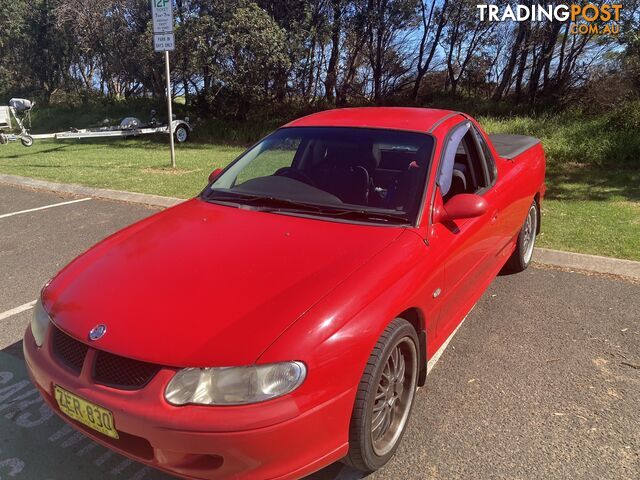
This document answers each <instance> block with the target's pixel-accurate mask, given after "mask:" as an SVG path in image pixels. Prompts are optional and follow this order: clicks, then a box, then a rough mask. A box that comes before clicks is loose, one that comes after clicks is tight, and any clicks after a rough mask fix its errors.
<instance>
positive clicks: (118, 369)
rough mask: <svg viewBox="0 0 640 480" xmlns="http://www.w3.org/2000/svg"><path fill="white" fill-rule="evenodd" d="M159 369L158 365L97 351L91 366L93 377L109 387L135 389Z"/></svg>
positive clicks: (141, 385)
mask: <svg viewBox="0 0 640 480" xmlns="http://www.w3.org/2000/svg"><path fill="white" fill-rule="evenodd" d="M159 370H160V366H158V365H155V364H153V363H146V362H140V361H138V360H132V359H130V358H125V357H121V356H119V355H114V354H112V353H108V352H103V351H98V352H97V356H96V361H95V364H94V366H93V379H94V380H95V381H96V382H97V383H101V384H103V385H107V386H110V387H114V388H120V389H126V390H135V389H138V388H142V387H144V386H145V385H146V384H147V383H149V381H151V379H152V378H153V377H154V376H155V374H156V373H158V371H159Z"/></svg>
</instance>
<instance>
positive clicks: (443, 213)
mask: <svg viewBox="0 0 640 480" xmlns="http://www.w3.org/2000/svg"><path fill="white" fill-rule="evenodd" d="M488 209H489V205H488V204H487V201H486V200H485V199H484V197H481V196H480V195H475V194H473V193H459V194H458V195H455V196H453V197H451V199H449V200H448V201H447V203H445V204H444V205H443V206H442V208H441V209H439V214H438V218H437V221H438V222H446V221H451V220H459V219H463V218H474V217H480V216H481V215H484V214H485V213H486V212H487V210H488Z"/></svg>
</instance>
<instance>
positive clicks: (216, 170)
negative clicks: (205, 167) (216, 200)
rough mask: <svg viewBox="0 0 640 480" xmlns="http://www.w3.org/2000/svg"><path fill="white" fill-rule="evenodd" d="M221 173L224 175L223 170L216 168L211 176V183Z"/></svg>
mask: <svg viewBox="0 0 640 480" xmlns="http://www.w3.org/2000/svg"><path fill="white" fill-rule="evenodd" d="M221 173H222V169H221V168H216V169H215V170H214V171H213V172H211V173H210V174H209V183H211V182H213V181H214V180H215V179H216V178H218V175H220V174H221Z"/></svg>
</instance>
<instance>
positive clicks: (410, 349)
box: [343, 318, 420, 473]
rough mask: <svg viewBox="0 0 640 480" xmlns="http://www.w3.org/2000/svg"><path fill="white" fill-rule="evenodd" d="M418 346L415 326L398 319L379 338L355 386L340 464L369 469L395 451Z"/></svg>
mask: <svg viewBox="0 0 640 480" xmlns="http://www.w3.org/2000/svg"><path fill="white" fill-rule="evenodd" d="M418 345H419V343H418V337H417V335H416V331H415V329H414V328H413V326H412V325H411V324H410V323H409V322H407V321H406V320H404V319H401V318H396V319H395V320H394V321H393V322H391V323H390V324H389V326H388V327H387V328H386V329H385V331H384V332H383V333H382V335H381V336H380V338H379V340H378V343H377V344H376V346H375V348H374V349H373V351H372V352H371V356H370V357H369V361H368V362H367V365H366V367H365V370H364V374H363V375H362V379H361V380H360V385H359V386H358V392H357V394H356V401H355V404H354V408H353V413H352V415H351V424H350V428H349V453H348V454H347V456H346V457H345V458H344V460H343V462H344V463H347V464H348V465H351V466H352V467H354V468H356V469H358V470H361V471H362V472H365V473H370V472H373V471H375V470H377V469H379V468H380V467H382V466H383V465H384V464H385V463H387V462H388V461H389V459H391V457H392V456H393V454H394V453H395V451H396V449H397V448H398V445H399V444H400V440H401V439H402V435H403V434H404V430H405V428H406V426H407V423H408V420H409V415H410V414H411V408H412V406H413V401H414V397H415V393H416V386H417V379H418V358H420V356H419V355H418Z"/></svg>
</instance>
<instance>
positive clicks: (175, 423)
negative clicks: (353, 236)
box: [23, 328, 353, 480]
mask: <svg viewBox="0 0 640 480" xmlns="http://www.w3.org/2000/svg"><path fill="white" fill-rule="evenodd" d="M51 331H52V328H49V332H48V335H47V337H51ZM50 345H51V339H50V338H47V339H46V341H45V343H44V345H43V346H42V347H41V348H37V347H36V345H35V341H34V339H33V336H32V334H31V329H30V328H27V331H26V333H25V338H24V342H23V348H24V355H25V361H26V364H27V370H28V372H29V375H30V376H31V379H32V380H33V382H34V384H35V385H36V387H37V388H38V389H39V391H40V393H41V394H42V396H43V397H44V399H45V400H46V402H47V403H48V404H49V406H50V407H51V408H52V409H53V410H54V411H55V412H56V413H57V414H58V415H60V416H61V417H62V419H63V420H65V421H66V422H68V423H70V424H71V425H73V426H74V427H76V428H77V429H79V430H81V431H82V432H83V433H85V434H86V435H87V436H89V437H91V438H92V439H94V440H95V441H97V442H98V443H101V444H103V445H105V446H106V447H108V448H111V449H113V450H115V451H117V452H119V453H121V454H123V455H125V456H127V457H129V458H132V459H133V460H136V461H139V462H142V463H145V464H148V465H151V466H153V467H155V468H158V469H161V470H165V471H167V472H170V473H173V474H178V475H181V476H184V477H187V478H192V479H210V480H213V479H223V478H224V479H242V480H267V479H283V480H284V479H295V478H300V477H303V476H305V475H308V474H310V473H312V472H314V471H316V470H318V469H320V468H322V467H323V466H325V465H328V464H330V463H332V462H334V461H336V460H338V459H340V458H342V457H343V456H344V455H346V453H347V449H348V444H347V434H348V418H349V416H350V412H351V408H352V406H353V392H352V391H347V392H344V394H342V395H339V396H337V397H335V398H333V399H331V400H329V401H326V402H324V403H320V404H319V405H317V406H315V407H314V408H305V410H304V411H303V410H301V408H300V407H299V406H298V405H299V403H298V402H297V400H296V392H294V393H293V394H291V395H288V396H286V397H283V398H281V399H277V400H273V401H270V402H265V403H263V404H256V405H246V406H237V407H205V406H183V407H175V406H172V405H170V404H168V403H167V402H166V401H165V400H164V394H163V392H164V388H165V386H166V384H167V383H168V382H169V380H170V379H171V377H172V375H173V371H172V370H171V369H162V370H161V371H160V372H159V373H158V374H157V375H156V376H155V377H154V378H153V379H152V380H151V381H150V382H149V383H148V384H147V385H146V386H145V387H144V388H142V389H140V390H119V389H114V388H110V387H107V386H103V385H97V384H95V383H93V382H92V380H91V378H90V375H89V374H88V372H85V371H84V370H83V371H82V372H81V373H80V375H76V374H75V373H73V372H71V371H69V370H68V369H67V368H65V367H64V366H62V365H61V364H60V363H58V361H57V359H56V358H54V357H53V355H52V351H51V348H50ZM85 370H86V369H85ZM54 385H59V386H60V387H62V388H64V389H66V390H69V391H71V392H74V393H75V394H77V395H79V396H81V397H83V398H85V399H86V400H88V401H90V402H93V403H95V404H98V405H101V406H103V407H105V408H107V409H109V410H111V412H112V413H113V416H114V421H115V427H116V429H117V430H118V432H119V434H120V438H119V439H117V440H115V439H111V438H109V437H107V436H104V435H102V434H100V433H98V432H95V431H93V430H91V429H89V428H87V427H85V426H84V425H81V424H79V423H77V422H75V421H74V420H72V419H70V418H69V417H67V416H66V415H64V414H63V413H62V412H61V411H60V409H59V408H58V405H57V403H56V401H55V398H54V396H53V388H54Z"/></svg>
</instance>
